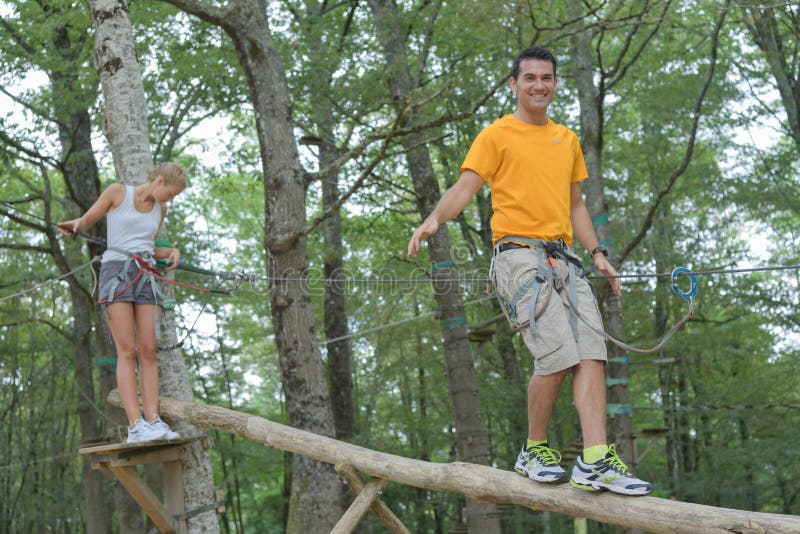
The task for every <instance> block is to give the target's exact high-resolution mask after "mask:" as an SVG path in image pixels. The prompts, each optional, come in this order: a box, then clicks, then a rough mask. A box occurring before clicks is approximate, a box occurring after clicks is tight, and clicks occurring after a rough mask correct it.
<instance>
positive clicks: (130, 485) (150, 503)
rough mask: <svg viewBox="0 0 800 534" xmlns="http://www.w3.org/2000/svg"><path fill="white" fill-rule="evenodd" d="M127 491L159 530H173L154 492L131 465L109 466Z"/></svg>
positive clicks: (170, 521)
mask: <svg viewBox="0 0 800 534" xmlns="http://www.w3.org/2000/svg"><path fill="white" fill-rule="evenodd" d="M109 469H111V471H112V472H113V473H114V475H116V477H117V478H118V479H119V481H120V482H121V483H122V485H123V486H125V489H127V490H128V493H130V494H131V496H132V497H133V498H134V500H135V501H136V502H137V503H139V506H141V507H142V509H143V510H144V511H145V513H146V514H147V516H148V517H149V518H150V519H152V520H153V523H155V525H156V527H157V528H158V530H159V531H160V532H174V531H175V528H174V526H173V524H172V520H171V519H170V517H169V516H168V515H167V511H166V510H165V509H164V506H163V505H162V504H161V501H159V499H158V497H156V495H155V493H153V491H152V490H151V489H150V488H149V487H148V486H147V484H145V483H144V481H143V480H142V479H141V478H140V477H139V473H137V472H136V469H134V468H133V467H109Z"/></svg>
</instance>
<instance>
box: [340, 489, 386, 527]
mask: <svg viewBox="0 0 800 534" xmlns="http://www.w3.org/2000/svg"><path fill="white" fill-rule="evenodd" d="M388 482H389V481H388V480H386V479H383V478H373V479H372V480H370V481H369V482H367V483H366V484H365V485H364V487H363V488H362V489H361V491H360V492H359V494H358V495H357V496H356V498H355V500H354V501H353V504H351V505H350V508H348V509H347V511H346V512H345V513H344V515H343V516H342V518H341V519H339V522H338V523H336V525H335V526H334V527H333V530H331V534H350V533H351V532H353V530H354V529H355V528H356V527H357V526H358V523H359V522H361V519H362V518H363V517H364V514H366V513H367V510H369V507H370V506H372V503H373V502H375V499H377V498H378V495H380V494H381V490H383V488H384V486H386V484H387V483H388Z"/></svg>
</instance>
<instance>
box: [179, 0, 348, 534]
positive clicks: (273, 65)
mask: <svg viewBox="0 0 800 534" xmlns="http://www.w3.org/2000/svg"><path fill="white" fill-rule="evenodd" d="M167 1H168V2H169V3H171V4H173V5H175V6H176V7H178V8H180V9H182V10H183V11H186V12H187V13H190V14H193V15H196V16H198V17H200V18H201V19H203V20H205V21H206V22H210V23H211V24H215V25H217V26H220V27H221V28H222V29H223V30H225V32H226V33H227V34H228V35H229V36H230V38H231V39H232V41H233V43H234V46H235V48H236V54H237V56H238V58H239V62H240V64H241V66H242V69H243V70H244V74H245V77H246V79H247V83H248V86H249V89H250V98H251V101H252V103H253V107H254V111H255V122H256V132H257V134H258V140H259V149H260V155H261V164H262V167H263V170H264V198H265V210H264V211H265V222H264V240H265V241H264V249H265V252H266V260H267V266H268V270H269V274H270V305H271V311H272V325H273V328H274V331H275V341H276V343H277V346H278V355H279V359H280V365H281V375H282V381H283V387H284V392H285V395H286V405H287V410H288V413H289V422H290V424H291V425H292V426H293V427H296V428H302V429H304V430H308V431H310V432H314V433H316V434H321V435H324V436H333V435H334V424H333V414H332V410H331V398H330V392H329V390H328V384H327V381H326V379H325V371H324V368H323V366H322V356H321V353H320V349H319V345H318V343H317V337H316V333H315V327H314V317H313V315H312V310H311V299H310V295H309V292H308V290H307V288H306V287H305V286H304V285H303V284H301V283H299V282H296V281H292V280H296V279H299V278H303V277H304V276H306V274H307V270H308V260H307V257H306V238H305V235H304V230H305V225H306V216H305V201H306V184H307V176H306V173H305V171H304V170H303V168H302V166H301V164H300V159H299V155H298V151H297V144H296V141H295V135H294V125H293V122H292V103H291V98H290V95H289V85H288V82H287V79H286V72H285V70H284V67H283V64H282V63H281V56H280V54H279V52H278V50H277V49H276V48H275V42H274V41H273V39H272V34H271V32H270V30H269V21H268V20H267V3H266V1H265V0H237V1H232V2H230V3H228V4H227V6H226V7H225V8H224V9H220V8H217V7H214V6H212V5H209V4H207V3H205V2H199V1H195V0H167ZM291 488H292V491H291V499H290V503H289V513H288V520H287V525H286V531H287V532H289V533H298V534H299V533H307V532H329V531H330V530H331V528H333V526H334V525H335V524H336V522H337V521H338V519H339V517H340V516H341V515H342V513H343V512H344V510H343V507H342V505H341V501H340V495H341V484H340V482H339V479H338V476H337V475H336V473H335V471H334V470H333V468H332V467H331V466H329V465H325V464H321V463H319V462H317V461H315V460H311V459H309V458H306V457H303V456H298V455H295V456H293V457H292V480H291Z"/></svg>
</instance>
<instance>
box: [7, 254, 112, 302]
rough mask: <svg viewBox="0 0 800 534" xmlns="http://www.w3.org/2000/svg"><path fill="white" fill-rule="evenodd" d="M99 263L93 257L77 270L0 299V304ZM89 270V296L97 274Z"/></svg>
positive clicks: (98, 259) (93, 288)
mask: <svg viewBox="0 0 800 534" xmlns="http://www.w3.org/2000/svg"><path fill="white" fill-rule="evenodd" d="M99 261H100V256H95V257H94V258H92V259H91V260H90V261H89V262H88V263H84V264H83V265H81V266H80V267H77V268H75V269H73V270H71V271H70V272H68V273H65V274H62V275H61V276H57V277H55V278H51V279H49V280H46V281H45V282H43V283H41V284H39V285H36V286H33V287H29V288H28V289H23V290H22V291H17V292H16V293H12V294H11V295H6V296H5V297H0V302H4V301H6V300H9V299H13V298H14V297H19V296H21V295H26V294H28V293H32V292H34V291H37V290H39V289H41V288H43V287H46V286H48V285H50V284H53V283H55V282H58V281H59V280H63V279H64V278H67V277H69V276H72V275H73V274H75V273H77V272H79V271H82V270H83V269H86V268H87V267H89V266H91V265H92V264H94V263H97V262H99ZM90 270H91V272H92V279H93V280H94V282H93V285H92V292H91V294H94V292H95V290H96V289H97V274H96V273H95V272H94V269H90Z"/></svg>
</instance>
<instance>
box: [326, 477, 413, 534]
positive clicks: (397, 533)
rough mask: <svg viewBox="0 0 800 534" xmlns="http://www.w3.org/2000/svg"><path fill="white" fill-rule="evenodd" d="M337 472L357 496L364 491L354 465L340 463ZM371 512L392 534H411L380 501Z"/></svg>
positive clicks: (362, 482) (374, 503) (371, 508)
mask: <svg viewBox="0 0 800 534" xmlns="http://www.w3.org/2000/svg"><path fill="white" fill-rule="evenodd" d="M336 472H337V473H339V475H340V476H342V477H344V479H345V480H347V483H348V484H349V485H350V487H351V488H352V489H353V491H354V492H355V493H356V494H360V493H361V491H362V490H363V489H364V481H363V480H361V477H360V476H358V473H357V472H356V470H355V469H353V466H352V465H350V464H348V463H344V462H340V463H338V464H336ZM370 511H371V512H372V513H373V514H375V517H377V518H378V520H379V521H380V522H381V523H383V525H384V526H385V527H386V528H388V529H389V532H391V533H392V534H411V532H410V531H409V530H408V529H407V528H406V526H405V525H404V524H403V523H402V522H401V521H400V519H398V517H397V516H396V515H394V512H392V510H391V509H390V508H389V507H388V506H386V504H385V503H384V502H383V501H381V500H380V499H378V500H376V501H374V502H373V503H372V506H370Z"/></svg>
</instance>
